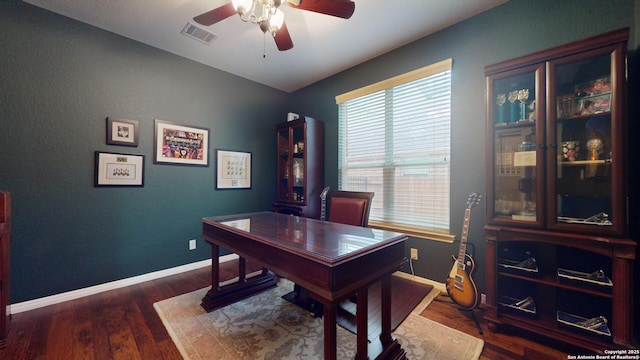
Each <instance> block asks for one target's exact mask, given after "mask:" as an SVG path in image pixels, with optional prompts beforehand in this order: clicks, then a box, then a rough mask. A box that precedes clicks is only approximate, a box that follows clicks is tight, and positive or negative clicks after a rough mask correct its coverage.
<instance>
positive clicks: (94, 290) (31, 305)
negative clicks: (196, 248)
mask: <svg viewBox="0 0 640 360" xmlns="http://www.w3.org/2000/svg"><path fill="white" fill-rule="evenodd" d="M237 258H238V255H236V254H229V255H223V256H221V257H220V262H221V263H222V262H225V261H231V260H234V259H237ZM206 266H211V260H202V261H197V262H194V263H190V264H185V265H181V266H176V267H173V268H170V269H164V270H160V271H155V272H152V273H148V274H143V275H139V276H134V277H130V278H127V279H122V280H116V281H112V282H108V283H104V284H100V285H95V286H90V287H87V288H83V289H78V290H73V291H68V292H65V293H60V294H56V295H51V296H46V297H43V298H39V299H33V300H28V301H23V302H20V303H15V304H11V309H10V311H11V313H12V314H17V313H21V312H25V311H29V310H34V309H38V308H41V307H45V306H49V305H54V304H58V303H61V302H65V301H69V300H74V299H78V298H81V297H84V296H89V295H95V294H98V293H101V292H104V291H108V290H115V289H119V288H123V287H126V286H131V285H135V284H139V283H142V282H145V281H150V280H155V279H159V278H162V277H165V276H170V275H175V274H179V273H183V272H185V271H191V270H196V269H200V268H203V267H206Z"/></svg>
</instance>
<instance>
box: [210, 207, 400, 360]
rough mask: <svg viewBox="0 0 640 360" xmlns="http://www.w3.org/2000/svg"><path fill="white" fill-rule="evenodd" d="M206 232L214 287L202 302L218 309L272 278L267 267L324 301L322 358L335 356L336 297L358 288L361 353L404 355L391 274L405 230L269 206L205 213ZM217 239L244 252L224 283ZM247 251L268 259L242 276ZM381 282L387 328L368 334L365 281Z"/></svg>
mask: <svg viewBox="0 0 640 360" xmlns="http://www.w3.org/2000/svg"><path fill="white" fill-rule="evenodd" d="M202 223H203V226H202V227H203V234H202V237H203V238H204V239H205V240H206V241H207V242H209V243H210V244H211V249H212V250H211V260H212V262H213V266H212V267H211V283H212V286H211V290H209V291H208V292H207V295H206V296H205V297H204V298H203V299H202V306H203V307H204V308H205V309H206V310H207V311H210V310H213V309H216V308H219V307H222V306H224V305H227V304H229V303H232V302H234V301H236V300H239V299H240V298H243V297H246V296H249V295H251V294H252V293H255V292H258V291H262V290H264V289H266V288H268V287H271V286H274V285H275V279H274V276H273V275H272V274H270V273H269V272H268V271H267V270H266V269H267V268H268V269H270V270H271V271H272V272H274V273H275V274H278V275H279V276H282V277H285V278H287V279H289V280H291V281H293V282H295V283H297V284H299V285H301V286H302V287H304V288H305V289H307V290H309V293H310V294H311V296H312V297H313V298H314V299H316V300H317V301H319V302H321V303H322V304H323V305H324V314H323V317H324V358H325V359H335V358H336V334H337V333H336V314H337V306H338V304H339V303H340V302H341V301H343V300H345V299H347V298H349V297H350V296H352V295H353V294H356V295H357V296H356V297H357V308H358V311H357V328H358V330H357V333H358V334H357V354H356V359H369V358H371V359H373V358H375V359H405V358H406V354H405V351H404V350H403V349H402V347H401V346H400V344H399V343H398V342H397V340H396V339H394V338H393V337H392V336H391V287H390V277H391V274H392V273H393V272H394V271H397V270H398V269H400V267H401V266H402V264H404V263H405V262H406V261H407V260H406V258H405V256H404V241H405V240H406V236H405V235H403V234H399V233H394V232H389V231H383V230H376V229H369V228H363V227H359V226H351V225H344V224H337V223H331V222H326V221H320V220H315V219H310V218H302V217H297V216H290V215H285V214H278V213H272V212H260V213H250V214H238V215H229V216H216V217H207V218H203V219H202ZM220 247H224V248H225V249H227V250H230V251H233V252H235V253H236V254H238V255H239V256H240V269H239V280H238V282H237V283H233V284H230V285H226V286H222V287H221V286H219V283H220V281H219V280H220V279H219V268H218V266H219V262H218V257H219V256H220ZM245 258H246V259H249V260H250V261H252V262H255V263H257V264H259V265H260V266H264V270H263V272H262V274H261V275H259V276H256V277H254V278H251V279H247V278H245V275H244V272H245V268H244V267H245ZM377 281H381V283H382V294H381V296H382V297H381V299H382V301H381V302H382V333H381V334H380V338H379V341H374V342H372V343H371V344H368V340H367V334H368V330H367V325H368V323H367V312H368V307H367V289H368V287H369V285H371V284H373V283H375V282H377Z"/></svg>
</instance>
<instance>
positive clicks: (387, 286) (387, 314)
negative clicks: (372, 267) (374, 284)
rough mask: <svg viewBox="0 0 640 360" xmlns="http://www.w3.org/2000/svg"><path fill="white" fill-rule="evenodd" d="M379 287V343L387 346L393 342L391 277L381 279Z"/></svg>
mask: <svg viewBox="0 0 640 360" xmlns="http://www.w3.org/2000/svg"><path fill="white" fill-rule="evenodd" d="M381 285H382V286H381V287H382V294H381V295H380V296H381V298H380V302H381V305H382V310H381V313H382V324H381V325H382V333H381V334H380V341H382V344H383V345H387V344H389V343H391V341H393V338H392V337H391V275H387V276H385V277H383V278H382V282H381Z"/></svg>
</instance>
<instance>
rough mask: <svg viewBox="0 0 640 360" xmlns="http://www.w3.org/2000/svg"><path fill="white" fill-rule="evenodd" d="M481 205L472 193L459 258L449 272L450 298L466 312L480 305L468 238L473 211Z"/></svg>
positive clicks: (447, 284)
mask: <svg viewBox="0 0 640 360" xmlns="http://www.w3.org/2000/svg"><path fill="white" fill-rule="evenodd" d="M478 203H480V195H478V194H477V193H472V194H471V195H469V199H468V200H467V208H466V209H465V211H464V224H463V226H462V236H461V238H460V250H459V251H458V258H457V259H456V258H455V257H454V256H452V258H453V261H454V264H453V268H451V272H449V277H448V278H447V282H446V287H447V293H448V294H449V297H451V299H452V300H453V301H454V302H455V303H456V304H458V305H459V306H460V307H462V308H463V309H465V310H473V309H475V308H476V307H478V305H480V293H479V291H478V287H477V286H476V283H475V282H474V280H473V278H472V275H473V273H474V272H475V270H476V269H475V266H476V264H475V262H474V261H473V258H472V257H471V256H470V255H469V254H467V237H468V235H469V218H470V217H471V209H473V207H474V206H475V205H476V204H478Z"/></svg>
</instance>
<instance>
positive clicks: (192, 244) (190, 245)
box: [189, 239, 196, 250]
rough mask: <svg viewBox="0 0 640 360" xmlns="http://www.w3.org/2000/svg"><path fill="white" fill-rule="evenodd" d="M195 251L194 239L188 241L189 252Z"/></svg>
mask: <svg viewBox="0 0 640 360" xmlns="http://www.w3.org/2000/svg"><path fill="white" fill-rule="evenodd" d="M195 249H196V239H191V240H189V250H195Z"/></svg>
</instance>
